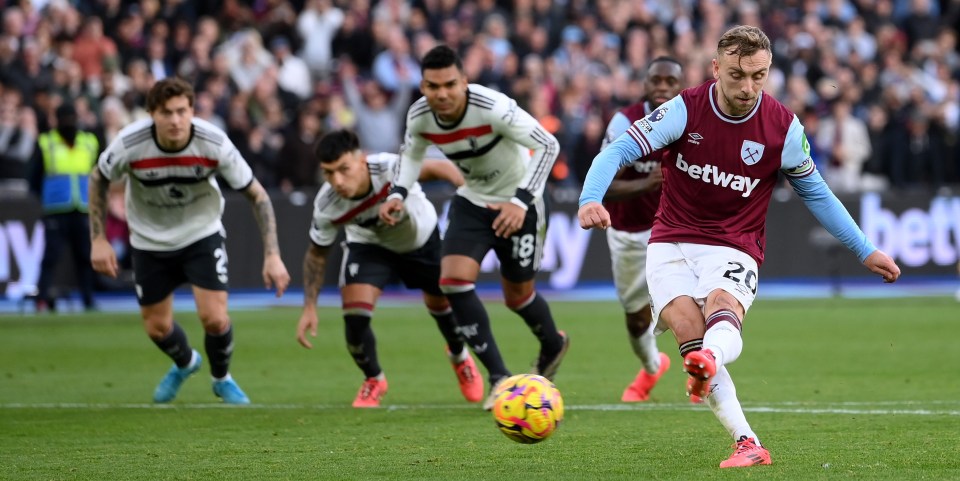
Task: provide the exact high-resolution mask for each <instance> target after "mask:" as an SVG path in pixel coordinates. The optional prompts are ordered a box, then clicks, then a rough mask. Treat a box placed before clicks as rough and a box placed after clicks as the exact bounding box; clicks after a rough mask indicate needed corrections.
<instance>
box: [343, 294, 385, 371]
mask: <svg viewBox="0 0 960 481" xmlns="http://www.w3.org/2000/svg"><path fill="white" fill-rule="evenodd" d="M370 319H371V316H370V312H369V311H367V313H366V315H364V314H361V313H359V312H357V311H356V310H354V311H353V312H349V313H346V312H345V313H344V314H343V321H344V325H345V333H346V338H347V350H348V351H349V352H350V356H352V357H353V362H355V363H356V364H357V367H359V368H360V370H362V371H363V374H364V376H366V377H367V378H371V377H377V376H378V375H379V374H381V373H382V370H381V369H380V362H379V361H378V360H377V338H376V337H375V336H374V335H373V329H371V328H370Z"/></svg>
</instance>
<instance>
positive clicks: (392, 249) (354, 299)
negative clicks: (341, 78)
mask: <svg viewBox="0 0 960 481" xmlns="http://www.w3.org/2000/svg"><path fill="white" fill-rule="evenodd" d="M316 157H317V159H318V160H319V161H320V170H321V171H322V172H323V177H324V179H325V180H326V182H325V183H324V184H323V186H322V187H321V188H320V192H318V193H317V197H316V200H315V201H314V206H313V223H312V224H311V226H310V241H311V244H310V247H309V248H308V249H307V253H306V255H305V256H304V259H303V311H302V312H301V314H300V321H299V323H298V325H297V340H298V341H300V344H301V345H302V346H303V347H306V348H308V349H309V348H312V347H313V346H312V345H311V343H310V341H309V340H308V339H307V337H306V336H307V333H310V334H311V335H313V336H316V335H317V295H318V294H320V289H321V288H322V287H323V274H324V270H325V267H326V259H327V254H328V253H329V252H330V248H331V246H332V245H333V242H334V240H336V237H337V233H338V232H339V231H340V227H343V228H344V230H345V231H346V234H347V241H346V242H345V243H343V248H344V252H343V257H344V258H343V261H342V262H341V264H340V296H341V298H342V301H343V320H344V328H345V334H346V338H347V350H348V351H349V352H350V355H351V356H352V357H353V360H354V362H355V363H356V364H357V367H359V368H360V370H361V371H363V373H364V378H365V380H364V382H363V384H362V385H361V386H360V390H359V391H358V392H357V396H356V398H355V399H354V401H353V407H357V408H366V407H378V406H380V400H381V398H382V397H383V395H384V394H386V393H387V378H386V375H385V374H384V373H383V369H381V368H380V362H379V360H378V357H377V340H376V337H374V333H373V329H372V328H371V327H370V321H371V319H372V317H373V310H374V307H375V306H376V303H377V299H378V298H379V297H380V294H381V293H382V292H383V288H384V287H385V286H386V285H387V284H388V283H390V282H393V281H394V280H400V281H402V282H403V283H404V285H406V286H407V287H409V288H412V289H420V290H421V291H423V302H424V304H426V306H427V310H429V312H430V315H431V316H433V318H434V319H435V320H436V321H437V327H438V328H439V329H440V333H441V334H443V337H444V339H446V341H447V356H448V357H449V359H450V362H451V363H452V365H453V369H454V371H455V372H456V374H457V379H458V381H459V382H460V390H461V392H462V393H463V396H464V398H466V399H467V401H469V402H480V401H482V400H483V379H481V378H480V376H479V375H478V373H477V366H476V364H475V363H474V361H473V358H471V357H470V353H469V351H467V349H466V347H465V345H464V343H463V340H462V339H461V337H460V335H459V334H458V332H457V325H456V321H455V320H454V317H453V312H452V311H451V309H450V304H449V303H448V302H447V300H446V298H444V297H443V293H442V292H440V284H439V282H440V231H439V230H437V212H436V210H435V209H434V207H433V204H431V203H430V201H428V200H427V198H426V196H424V194H423V191H422V190H421V189H420V184H417V183H414V184H413V186H412V187H411V189H410V190H409V195H408V196H407V203H406V205H407V210H406V212H405V215H403V216H402V217H401V218H400V219H398V221H397V222H396V223H395V224H394V225H392V226H388V225H386V224H384V223H383V222H381V221H380V219H379V208H380V203H381V202H383V200H384V199H385V198H386V197H387V192H388V191H389V190H390V187H391V186H392V185H393V184H392V182H393V178H394V176H395V173H396V163H397V160H398V156H397V155H396V154H387V153H379V154H364V153H363V152H362V151H361V150H360V140H359V139H358V138H357V136H356V134H354V133H353V132H350V131H347V130H337V131H334V132H330V133H328V134H326V135H324V136H323V137H322V138H321V139H320V142H319V143H318V144H317V146H316ZM420 178H421V179H422V180H435V179H436V180H447V181H449V182H450V183H452V184H454V185H458V186H459V185H461V184H463V176H462V175H461V174H460V171H459V170H457V168H456V167H454V166H453V164H451V163H450V162H449V161H446V160H426V161H424V166H423V169H422V170H421V171H420Z"/></svg>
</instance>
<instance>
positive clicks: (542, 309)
mask: <svg viewBox="0 0 960 481" xmlns="http://www.w3.org/2000/svg"><path fill="white" fill-rule="evenodd" d="M508 307H510V309H512V310H513V312H516V313H517V314H518V315H519V316H520V317H522V318H523V322H525V323H527V326H528V327H530V331H531V332H533V335H535V336H537V339H539V340H540V350H541V351H543V352H544V353H557V352H559V351H560V349H562V348H563V338H562V337H560V333H559V332H557V325H556V323H554V322H553V314H551V313H550V306H549V305H548V304H547V301H546V300H545V299H544V298H543V296H541V295H540V294H539V293H537V292H536V291H534V293H533V294H532V295H531V297H530V298H529V300H526V301H524V302H521V303H520V304H519V305H517V306H508Z"/></svg>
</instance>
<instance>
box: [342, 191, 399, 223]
mask: <svg viewBox="0 0 960 481" xmlns="http://www.w3.org/2000/svg"><path fill="white" fill-rule="evenodd" d="M389 193H390V183H389V182H387V183H386V184H384V186H383V188H382V189H380V192H377V195H375V196H373V197H371V198H369V199H367V200H365V201H363V202H361V203H360V205H358V206H356V207H354V208H352V209H350V210H349V211H347V213H346V214H343V215H341V216H340V217H337V218H336V219H333V223H334V224H346V223H347V222H350V221H351V220H352V219H353V218H354V217H356V216H358V215H360V213H361V212H363V211H365V210H367V209H369V208H370V207H372V206H373V205H374V204H376V203H377V202H380V201H381V200H383V199H385V198H386V197H387V195H388V194H389Z"/></svg>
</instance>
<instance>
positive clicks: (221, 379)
mask: <svg viewBox="0 0 960 481" xmlns="http://www.w3.org/2000/svg"><path fill="white" fill-rule="evenodd" d="M231 379H233V376H231V375H230V373H229V372H228V373H227V375H226V376H223V377H215V378H213V380H214V381H229V380H231Z"/></svg>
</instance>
